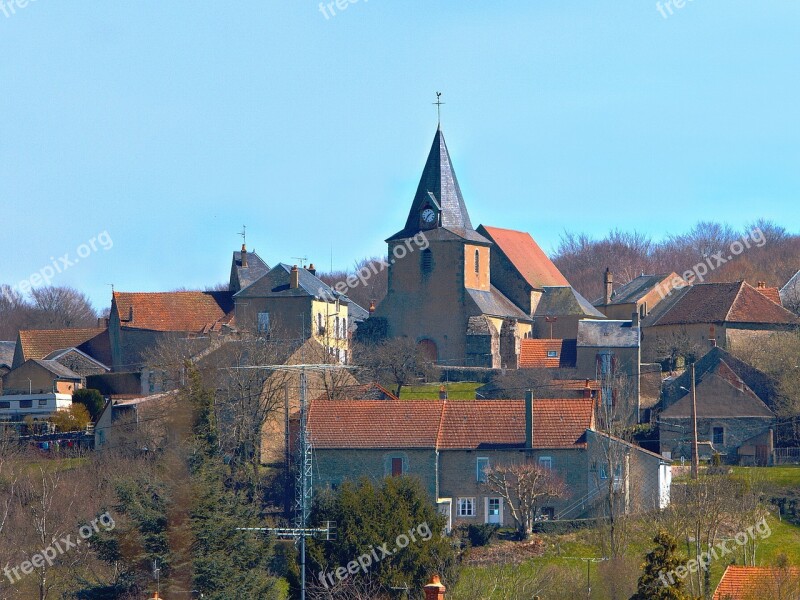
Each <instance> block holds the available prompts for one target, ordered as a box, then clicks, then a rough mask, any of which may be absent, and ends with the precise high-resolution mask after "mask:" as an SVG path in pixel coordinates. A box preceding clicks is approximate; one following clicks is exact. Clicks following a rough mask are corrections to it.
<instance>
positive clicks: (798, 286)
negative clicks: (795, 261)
mask: <svg viewBox="0 0 800 600" xmlns="http://www.w3.org/2000/svg"><path fill="white" fill-rule="evenodd" d="M798 299H800V271H798V272H797V273H795V274H794V276H793V277H792V278H791V279H790V280H789V281H787V282H786V285H785V286H783V287H782V288H781V302H783V303H784V304H786V305H788V304H791V303H792V302H796V301H797V300H798Z"/></svg>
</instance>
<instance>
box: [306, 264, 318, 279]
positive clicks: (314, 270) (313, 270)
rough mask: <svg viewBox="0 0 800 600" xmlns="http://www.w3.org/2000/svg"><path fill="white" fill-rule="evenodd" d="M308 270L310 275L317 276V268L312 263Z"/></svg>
mask: <svg viewBox="0 0 800 600" xmlns="http://www.w3.org/2000/svg"><path fill="white" fill-rule="evenodd" d="M306 270H307V271H308V272H309V273H311V274H312V275H315V276H316V274H317V268H316V267H315V266H314V263H311V264H310V265H308V269H306Z"/></svg>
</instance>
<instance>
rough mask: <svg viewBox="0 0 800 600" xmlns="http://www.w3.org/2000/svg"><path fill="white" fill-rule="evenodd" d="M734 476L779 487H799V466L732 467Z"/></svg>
mask: <svg viewBox="0 0 800 600" xmlns="http://www.w3.org/2000/svg"><path fill="white" fill-rule="evenodd" d="M733 473H734V475H737V476H740V477H747V478H754V479H756V480H757V481H763V482H764V483H771V484H774V485H776V486H779V487H790V486H792V487H800V465H785V466H780V467H733Z"/></svg>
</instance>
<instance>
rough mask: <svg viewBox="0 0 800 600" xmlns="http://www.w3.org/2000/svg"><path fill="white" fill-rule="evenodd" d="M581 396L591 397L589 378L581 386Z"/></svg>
mask: <svg viewBox="0 0 800 600" xmlns="http://www.w3.org/2000/svg"><path fill="white" fill-rule="evenodd" d="M583 397H584V398H591V397H592V388H591V386H590V385H589V380H588V379H587V380H586V385H584V386H583Z"/></svg>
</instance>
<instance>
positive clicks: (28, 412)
mask: <svg viewBox="0 0 800 600" xmlns="http://www.w3.org/2000/svg"><path fill="white" fill-rule="evenodd" d="M2 387H3V395H2V396H0V421H6V422H11V423H21V422H23V421H24V420H25V419H26V418H30V419H32V420H33V421H34V422H36V421H46V420H47V419H48V418H49V417H50V416H51V415H52V414H53V413H55V412H56V411H57V410H66V409H68V408H69V407H70V406H72V394H73V392H74V391H75V390H77V389H81V388H82V387H83V377H81V376H80V375H78V374H77V373H74V372H72V371H71V370H69V369H68V368H67V367H65V366H64V365H62V364H61V363H59V362H56V361H54V360H37V359H31V360H27V361H25V362H24V363H23V364H22V365H20V366H19V367H17V368H15V369H12V370H11V371H9V372H8V373H6V374H5V375H4V376H3V386H2Z"/></svg>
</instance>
